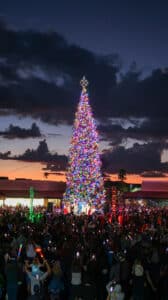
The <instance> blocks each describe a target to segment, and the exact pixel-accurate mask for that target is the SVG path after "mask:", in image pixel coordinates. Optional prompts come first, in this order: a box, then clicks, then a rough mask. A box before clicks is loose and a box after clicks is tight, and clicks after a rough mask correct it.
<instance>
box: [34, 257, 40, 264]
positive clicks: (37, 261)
mask: <svg viewBox="0 0 168 300" xmlns="http://www.w3.org/2000/svg"><path fill="white" fill-rule="evenodd" d="M39 264H40V261H39V258H38V257H37V256H35V258H34V259H33V265H39Z"/></svg>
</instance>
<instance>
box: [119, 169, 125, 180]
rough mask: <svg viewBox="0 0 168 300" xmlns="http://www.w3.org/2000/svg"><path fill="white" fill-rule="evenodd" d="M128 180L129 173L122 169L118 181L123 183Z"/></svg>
mask: <svg viewBox="0 0 168 300" xmlns="http://www.w3.org/2000/svg"><path fill="white" fill-rule="evenodd" d="M126 178H127V172H126V170H125V169H120V170H119V172H118V179H119V180H120V181H121V182H124V180H125V179H126Z"/></svg>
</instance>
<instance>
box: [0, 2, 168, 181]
mask: <svg viewBox="0 0 168 300" xmlns="http://www.w3.org/2000/svg"><path fill="white" fill-rule="evenodd" d="M146 2H147V3H146ZM167 9H168V3H166V1H150V0H149V1H143V0H141V1H129V0H128V1H120V0H118V1H113V0H109V1H107V0H106V1H95V0H92V1H88V0H85V1H79V0H78V1H73V0H72V1H66V0H62V1H56V0H48V1H42V0H41V1H39V0H36V1H33V0H29V1H21V0H15V1H12V2H11V1H9V0H6V1H4V2H3V3H1V4H0V38H1V43H0V166H1V168H0V176H9V177H10V178H15V177H27V178H28V177H29V178H30V177H31V178H34V179H35V178H36V179H37V178H40V179H46V173H47V174H48V177H47V178H48V179H52V180H53V179H58V180H64V178H65V176H64V171H65V169H66V165H67V155H68V148H69V144H70V137H71V134H72V125H73V120H74V115H75V110H76V107H77V103H78V101H79V98H80V85H79V81H80V79H81V77H82V76H83V75H84V74H85V75H86V77H87V78H88V80H89V97H90V104H91V106H92V108H93V114H94V116H95V118H96V122H97V127H98V131H99V135H100V152H101V157H102V162H103V170H104V171H105V172H107V173H108V174H117V172H118V171H119V169H120V168H124V169H126V171H127V174H128V178H129V180H130V181H138V182H139V181H141V180H142V178H146V177H164V178H166V177H167V173H168V150H167V148H168V143H167V137H168V135H167V133H168V125H167V113H168V103H167V99H168V62H167V53H168V40H167V34H168V19H167ZM45 151H48V153H49V155H48V156H47V157H46V156H45V155H44V152H45ZM132 174H133V175H132ZM111 176H112V175H111ZM115 176H116V175H115ZM112 178H113V179H114V178H116V177H114V176H112Z"/></svg>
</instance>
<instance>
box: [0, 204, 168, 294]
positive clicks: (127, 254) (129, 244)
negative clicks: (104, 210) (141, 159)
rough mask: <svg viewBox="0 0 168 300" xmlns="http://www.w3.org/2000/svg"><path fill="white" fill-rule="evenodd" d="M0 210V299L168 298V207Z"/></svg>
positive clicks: (4, 208)
mask: <svg viewBox="0 0 168 300" xmlns="http://www.w3.org/2000/svg"><path fill="white" fill-rule="evenodd" d="M39 212H40V217H39V218H36V219H35V221H34V222H32V220H29V218H28V208H21V207H19V208H11V207H3V208H0V299H1V300H4V299H8V300H23V299H25V300H26V299H27V300H31V299H32V300H33V299H34V300H38V299H44V300H55V299H59V300H77V299H78V300H79V299H82V300H85V299H86V300H130V299H132V300H150V299H152V300H168V209H166V208H164V209H163V208H142V207H141V208H140V207H136V209H132V208H131V207H128V208H127V209H123V210H122V211H120V210H116V211H115V212H113V213H109V214H106V215H105V214H98V213H95V214H92V215H89V216H88V215H74V214H72V213H71V214H66V215H64V214H63V213H59V214H58V213H54V212H47V210H46V209H45V208H38V213H39Z"/></svg>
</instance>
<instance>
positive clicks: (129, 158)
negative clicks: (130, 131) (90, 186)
mask: <svg viewBox="0 0 168 300" xmlns="http://www.w3.org/2000/svg"><path fill="white" fill-rule="evenodd" d="M166 147H167V144H162V143H159V142H158V143H157V142H151V143H148V144H143V145H139V144H138V143H135V144H134V145H133V147H131V148H129V149H125V148H124V147H123V146H118V147H114V148H113V149H111V150H106V151H104V153H103V154H102V161H103V167H104V170H106V171H107V172H109V173H115V172H118V171H119V169H121V168H123V169H125V170H126V171H127V173H138V174H139V173H144V172H148V171H150V172H151V171H152V172H155V171H159V172H166V171H167V169H168V163H163V162H161V154H162V151H163V149H164V148H166Z"/></svg>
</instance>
